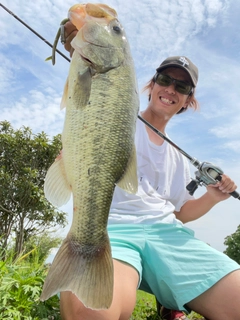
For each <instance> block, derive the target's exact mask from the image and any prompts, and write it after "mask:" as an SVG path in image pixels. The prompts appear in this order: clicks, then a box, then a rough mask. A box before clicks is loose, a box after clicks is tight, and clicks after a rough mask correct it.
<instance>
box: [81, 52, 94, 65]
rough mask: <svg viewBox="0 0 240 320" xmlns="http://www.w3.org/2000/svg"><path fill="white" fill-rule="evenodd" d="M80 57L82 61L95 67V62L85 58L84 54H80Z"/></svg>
mask: <svg viewBox="0 0 240 320" xmlns="http://www.w3.org/2000/svg"><path fill="white" fill-rule="evenodd" d="M80 56H81V58H82V60H83V61H85V62H86V63H87V64H90V65H93V62H92V61H91V60H90V59H88V58H87V57H85V56H83V55H82V54H80Z"/></svg>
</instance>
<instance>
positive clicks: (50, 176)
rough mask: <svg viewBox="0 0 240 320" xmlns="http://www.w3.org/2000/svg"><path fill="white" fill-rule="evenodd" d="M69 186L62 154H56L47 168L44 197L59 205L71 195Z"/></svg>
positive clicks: (65, 201)
mask: <svg viewBox="0 0 240 320" xmlns="http://www.w3.org/2000/svg"><path fill="white" fill-rule="evenodd" d="M71 192H72V191H71V187H70V185H69V183H68V181H67V177H66V173H65V169H64V165H63V160H62V156H61V155H60V156H58V157H57V159H56V160H55V162H54V163H53V164H52V165H51V167H50V168H49V169H48V172H47V174H46V177H45V182H44V193H45V197H46V198H47V199H48V201H50V202H51V203H52V204H53V205H54V206H57V207H61V206H62V205H64V204H66V203H67V202H68V201H69V200H70V197H71Z"/></svg>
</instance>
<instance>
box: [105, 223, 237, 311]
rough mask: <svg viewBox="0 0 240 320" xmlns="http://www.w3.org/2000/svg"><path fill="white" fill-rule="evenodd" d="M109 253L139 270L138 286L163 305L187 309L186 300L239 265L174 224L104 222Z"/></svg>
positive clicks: (204, 289) (185, 229)
mask: <svg viewBox="0 0 240 320" xmlns="http://www.w3.org/2000/svg"><path fill="white" fill-rule="evenodd" d="M108 233H109V238H110V242H111V247H112V257H113V258H114V259H116V260H120V261H124V262H125V263H128V264H130V265H131V266H133V267H134V268H135V269H136V270H137V271H138V273H139V289H141V290H144V291H146V292H149V293H152V294H154V295H155V296H156V297H157V299H158V301H159V302H161V304H162V305H164V306H165V307H166V308H169V309H174V310H184V311H186V312H189V311H190V310H189V309H188V308H187V306H186V304H187V303H188V302H189V301H191V300H192V299H194V298H196V297H198V296H199V295H200V294H202V293H203V292H204V291H206V290H207V289H209V288H210V287H212V286H213V285H214V284H215V283H216V282H217V281H219V280H220V279H221V278H223V277H224V276H225V275H227V274H228V273H230V272H232V271H234V270H237V269H240V265H239V264H237V263H236V262H235V261H233V260H231V259H230V258H229V257H227V256H226V255H225V254H223V253H221V252H219V251H217V250H215V249H213V248H211V247H210V246H209V245H208V244H206V243H204V242H202V241H200V240H199V239H196V238H195V237H194V232H193V231H192V230H190V229H189V228H186V227H185V226H181V225H175V224H163V223H162V224H154V225H141V224H131V225H129V224H127V225H126V224H120V225H119V224H116V225H109V226H108Z"/></svg>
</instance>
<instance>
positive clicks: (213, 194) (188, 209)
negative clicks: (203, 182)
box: [175, 174, 237, 223]
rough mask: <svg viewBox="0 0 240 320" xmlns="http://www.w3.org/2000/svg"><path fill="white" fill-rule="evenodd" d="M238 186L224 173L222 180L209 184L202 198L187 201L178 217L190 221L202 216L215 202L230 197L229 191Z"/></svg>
mask: <svg viewBox="0 0 240 320" xmlns="http://www.w3.org/2000/svg"><path fill="white" fill-rule="evenodd" d="M236 188H237V186H236V184H235V183H234V181H232V180H231V179H230V178H229V177H228V176H226V175H225V174H224V175H222V180H221V181H219V182H218V183H216V184H215V185H209V186H208V187H207V192H206V193H205V194H204V195H203V196H202V197H200V198H198V199H194V200H189V201H187V202H186V203H185V204H184V205H183V206H182V208H181V210H180V211H179V212H175V214H176V217H177V218H178V219H179V220H180V221H182V222H183V223H186V222H190V221H193V220H196V219H198V218H200V217H202V216H203V215H204V214H206V213H207V212H208V211H209V210H210V209H212V207H213V206H215V204H217V203H218V202H220V201H223V200H226V199H228V198H229V197H230V195H229V193H231V192H233V191H234V190H236Z"/></svg>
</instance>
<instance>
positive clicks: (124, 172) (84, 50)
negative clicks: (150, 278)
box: [40, 4, 139, 309]
mask: <svg viewBox="0 0 240 320" xmlns="http://www.w3.org/2000/svg"><path fill="white" fill-rule="evenodd" d="M69 18H70V20H71V21H72V22H73V24H75V26H77V29H78V30H79V31H78V33H77V35H76V37H75V38H74V39H73V41H72V47H73V48H74V49H75V50H74V53H73V56H72V61H71V64H70V70H69V75H68V79H67V82H66V85H65V90H64V95H63V98H62V104H61V107H66V116H65V123H64V129H63V133H62V144H63V150H62V152H61V154H60V155H59V157H58V158H57V159H56V161H55V162H54V163H53V164H52V166H51V167H50V168H49V170H48V173H47V175H46V179H45V186H44V190H45V195H46V198H47V199H48V200H49V201H50V202H52V203H53V204H54V205H56V206H62V205H63V204H65V203H67V202H68V201H69V199H70V196H71V194H72V195H73V221H72V225H71V228H70V230H69V233H68V235H67V237H66V239H65V240H64V241H63V243H62V245H61V247H60V249H59V251H58V253H57V255H56V257H55V259H54V261H53V263H52V266H51V268H50V270H49V273H48V275H47V278H46V280H45V283H44V287H43V292H42V294H41V297H40V298H41V300H46V299H48V298H49V297H51V296H52V295H55V294H56V293H58V292H61V291H71V292H73V293H74V294H75V295H76V296H77V297H78V299H79V300H81V301H82V302H83V303H84V305H85V306H87V307H89V308H92V309H106V308H109V307H110V305H111V302H112V296H113V264H112V257H111V248H110V243H109V238H108V234H107V229H106V227H107V221H108V214H109V208H110V204H111V201H112V196H113V192H114V188H115V186H116V184H117V185H118V186H119V187H121V188H123V189H125V190H126V191H128V192H132V193H135V192H136V191H137V170H136V151H135V146H134V136H135V123H136V119H137V113H138V108H139V99H138V92H137V83H136V78H135V71H134V64H133V60H132V57H131V53H130V48H129V44H128V41H127V38H126V34H125V32H124V29H123V27H122V26H121V24H120V23H119V21H118V19H117V14H116V12H115V10H114V9H112V8H110V7H108V6H106V5H103V4H98V5H94V4H84V5H83V4H79V5H75V6H73V7H72V8H71V9H70V10H69Z"/></svg>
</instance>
